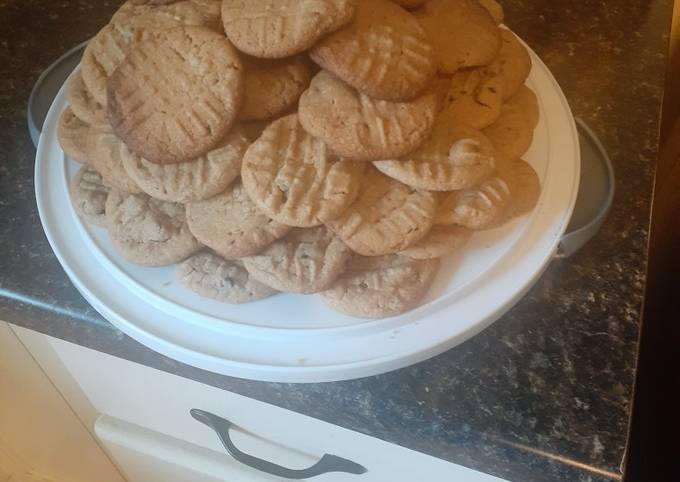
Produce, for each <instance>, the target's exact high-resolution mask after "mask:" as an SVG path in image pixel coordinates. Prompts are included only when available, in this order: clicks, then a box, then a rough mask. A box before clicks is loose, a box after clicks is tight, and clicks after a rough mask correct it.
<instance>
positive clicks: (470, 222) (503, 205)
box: [435, 176, 511, 230]
mask: <svg viewBox="0 0 680 482" xmlns="http://www.w3.org/2000/svg"><path fill="white" fill-rule="evenodd" d="M510 200H511V191H510V186H509V185H508V183H507V182H506V180H504V179H502V178H500V177H498V176H494V177H492V178H491V179H488V180H486V181H484V182H483V183H482V184H480V185H479V186H477V187H473V188H471V189H463V190H461V191H454V192H451V193H449V194H448V195H447V196H446V197H445V198H444V199H443V200H442V201H441V203H440V205H439V208H438V210H437V216H436V218H435V222H436V223H437V224H443V225H447V224H458V225H460V226H464V227H466V228H469V229H475V230H478V229H489V228H492V227H494V226H496V225H498V224H499V223H500V222H501V221H502V220H503V219H505V217H506V216H505V215H506V212H507V209H508V206H509V205H510Z"/></svg>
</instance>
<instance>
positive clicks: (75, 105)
mask: <svg viewBox="0 0 680 482" xmlns="http://www.w3.org/2000/svg"><path fill="white" fill-rule="evenodd" d="M66 101H67V102H68V104H69V106H70V107H71V110H72V111H73V113H74V114H75V116H76V117H78V119H80V120H81V121H83V122H85V123H86V124H91V123H92V121H93V120H94V117H95V115H97V113H98V112H99V111H101V110H102V106H101V105H99V103H98V102H97V101H96V100H94V97H92V94H90V91H89V90H88V89H87V87H86V86H85V82H83V76H82V74H81V73H80V72H76V73H75V74H74V75H73V76H72V77H71V79H70V80H69V81H68V87H67V90H66Z"/></svg>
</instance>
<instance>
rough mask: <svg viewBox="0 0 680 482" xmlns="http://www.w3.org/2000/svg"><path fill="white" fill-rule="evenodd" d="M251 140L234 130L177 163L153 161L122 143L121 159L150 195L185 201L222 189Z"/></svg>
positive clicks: (238, 166)
mask: <svg viewBox="0 0 680 482" xmlns="http://www.w3.org/2000/svg"><path fill="white" fill-rule="evenodd" d="M249 145H250V142H249V141H248V139H247V138H246V137H245V135H244V134H243V133H242V132H241V130H240V129H237V130H234V131H232V132H231V133H229V134H228V135H227V137H226V138H225V139H224V140H223V141H222V142H220V143H219V144H218V146H217V147H216V148H214V149H212V150H211V151H209V152H208V153H207V154H204V155H202V156H200V157H198V158H196V159H193V160H191V161H187V162H180V163H177V164H156V163H153V162H149V161H147V160H146V159H144V158H141V157H139V156H138V155H136V154H135V153H133V152H132V151H131V150H130V149H128V147H127V146H126V145H125V144H123V146H122V149H121V159H122V161H123V167H124V168H125V171H126V172H127V173H128V175H129V176H130V178H131V179H132V180H134V182H135V183H136V184H137V185H138V186H139V187H140V188H141V189H142V190H143V191H144V192H146V193H147V194H148V195H149V196H151V197H154V198H156V199H162V200H164V201H172V202H178V203H188V202H192V201H201V200H203V199H208V198H211V197H213V196H216V195H217V194H219V193H221V192H223V191H224V190H225V189H226V188H227V186H229V185H230V184H231V183H232V181H234V179H236V178H237V177H238V176H239V175H240V174H241V161H242V160H243V154H245V152H246V149H248V146H249Z"/></svg>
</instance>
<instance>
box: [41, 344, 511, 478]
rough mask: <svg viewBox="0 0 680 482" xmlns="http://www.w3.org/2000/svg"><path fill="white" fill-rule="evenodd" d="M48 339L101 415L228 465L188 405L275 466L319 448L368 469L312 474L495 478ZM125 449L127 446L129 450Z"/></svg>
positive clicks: (304, 458)
mask: <svg viewBox="0 0 680 482" xmlns="http://www.w3.org/2000/svg"><path fill="white" fill-rule="evenodd" d="M49 344H50V346H51V347H52V348H53V349H54V350H55V352H56V354H57V355H58V357H59V359H60V360H61V362H62V363H63V364H64V365H65V367H66V368H67V369H68V371H69V372H70V373H71V375H72V376H73V377H74V378H75V380H76V381H77V382H78V384H79V386H80V387H81V389H82V391H83V392H84V393H85V395H86V396H87V397H88V398H89V400H90V402H91V403H92V405H93V406H94V407H95V409H96V411H97V412H98V413H99V414H102V415H105V416H107V417H108V419H106V420H115V419H117V420H119V421H122V422H124V423H127V424H130V426H133V427H139V428H140V429H144V430H148V431H150V432H149V433H155V434H158V435H159V436H165V437H169V439H166V441H167V440H178V441H181V442H182V443H185V444H189V445H191V446H195V450H207V451H210V453H214V454H221V455H220V457H222V460H226V461H229V462H230V463H233V462H235V461H234V460H233V459H231V458H230V457H229V456H228V455H227V454H226V452H225V450H224V447H223V446H222V444H221V443H220V441H219V439H218V437H217V435H216V433H215V432H214V431H213V430H212V429H210V428H208V427H207V426H205V425H203V424H201V423H198V422H197V421H196V420H194V419H193V418H192V417H191V416H190V414H189V411H190V410H191V409H194V408H196V409H201V410H204V411H207V412H210V413H212V414H215V415H217V416H219V417H222V418H224V419H227V420H229V421H230V422H232V423H233V424H234V425H235V427H234V428H232V429H231V430H230V435H231V438H232V439H233V442H234V444H235V445H236V446H237V447H238V449H240V450H241V451H243V452H246V453H248V454H252V455H254V456H257V457H259V458H262V459H266V460H268V461H270V462H273V463H275V464H278V465H281V466H284V467H289V468H293V469H302V468H307V467H309V466H311V465H313V464H315V463H316V462H317V461H318V460H319V459H320V458H321V457H322V456H323V455H324V454H333V455H336V456H339V457H342V458H344V459H348V460H350V461H353V462H355V463H357V464H360V465H361V466H363V467H365V468H366V469H367V472H366V473H364V474H362V475H350V474H345V473H337V472H336V473H329V474H325V475H322V476H319V477H315V478H314V479H313V480H322V481H324V482H335V481H351V480H357V481H367V482H388V481H389V482H394V481H399V480H417V479H420V478H423V477H424V476H425V477H426V479H427V480H428V482H437V481H442V482H444V481H446V482H450V481H451V480H456V481H457V482H491V481H496V482H498V481H500V480H501V479H498V478H495V477H492V476H489V475H486V474H482V473H479V472H476V471H473V470H470V469H467V468H465V467H461V466H458V465H455V464H452V463H449V462H445V461H443V460H440V459H437V458H434V457H430V456H427V455H424V454H421V453H418V452H415V451H412V450H408V449H405V448H403V447H399V446H396V445H393V444H389V443H387V442H384V441H382V440H378V439H375V438H372V437H369V436H366V435H363V434H359V433H356V432H353V431H350V430H347V429H344V428H341V427H338V426H335V425H332V424H328V423H326V422H322V421H319V420H316V419H313V418H311V417H307V416H304V415H300V414H298V413H294V412H290V411H288V410H284V409H281V408H279V407H275V406H273V405H269V404H266V403H263V402H259V401H256V400H252V399H249V398H246V397H243V396H241V395H237V394H234V393H231V392H227V391H224V390H220V389H217V388H214V387H210V386H207V385H203V384H201V383H198V382H194V381H191V380H187V379H184V378H181V377H177V376H174V375H171V374H168V373H165V372H161V371H158V370H155V369H152V368H148V367H144V366H141V365H138V364H135V363H131V362H129V361H126V360H121V359H118V358H115V357H111V356H108V355H104V354H102V353H99V352H96V351H93V350H89V349H86V348H82V347H80V346H77V345H73V344H71V343H68V342H64V341H61V340H56V339H52V338H50V339H49ZM100 424H101V423H100ZM100 438H101V437H100ZM123 445H124V444H123ZM118 446H121V444H118ZM117 450H118V449H117ZM120 450H123V449H120ZM124 450H127V451H129V448H127V449H124ZM206 453H208V452H206ZM128 455H129V454H128ZM187 480H188V479H187ZM197 480H201V479H197ZM218 480H221V479H218ZM225 480H229V479H225ZM243 480H254V481H256V480H259V479H257V478H251V479H243ZM263 480H267V479H263ZM274 480H283V479H281V478H278V479H274Z"/></svg>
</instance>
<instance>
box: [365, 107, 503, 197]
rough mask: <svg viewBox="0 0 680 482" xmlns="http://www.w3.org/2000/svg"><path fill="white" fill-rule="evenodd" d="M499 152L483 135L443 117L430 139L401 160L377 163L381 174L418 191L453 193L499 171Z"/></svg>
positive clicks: (375, 163)
mask: <svg viewBox="0 0 680 482" xmlns="http://www.w3.org/2000/svg"><path fill="white" fill-rule="evenodd" d="M496 158H497V151H496V149H494V147H493V145H492V144H491V141H490V140H489V139H488V138H487V137H486V136H485V135H484V134H482V133H481V132H479V131H477V130H475V129H472V128H470V127H466V126H464V125H461V126H457V124H456V122H455V120H451V118H449V117H448V116H439V117H438V118H437V121H436V122H435V126H434V129H433V130H432V134H431V135H430V137H429V138H428V139H427V140H426V141H425V142H424V143H423V144H422V145H421V146H420V147H419V148H418V149H416V150H415V151H414V152H412V153H411V154H409V155H407V156H404V157H402V158H401V159H398V160H386V161H376V162H374V163H373V165H374V166H375V167H377V168H378V169H379V170H380V171H381V172H383V173H384V174H386V175H388V176H390V177H391V178H394V179H396V180H398V181H400V182H402V183H404V184H407V185H409V186H412V187H414V188H417V189H427V190H431V191H452V190H454V189H465V188H468V187H472V186H475V185H477V184H479V183H480V182H482V181H483V180H484V179H487V178H488V177H490V176H491V175H492V174H493V172H494V169H495V168H496Z"/></svg>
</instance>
